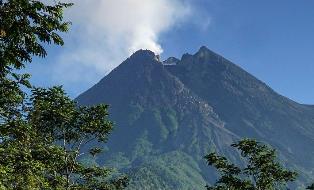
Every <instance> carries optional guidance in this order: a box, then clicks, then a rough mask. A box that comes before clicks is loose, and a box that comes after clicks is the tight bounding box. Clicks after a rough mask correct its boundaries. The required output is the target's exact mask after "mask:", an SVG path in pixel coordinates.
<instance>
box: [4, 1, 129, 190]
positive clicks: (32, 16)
mask: <svg viewBox="0 0 314 190" xmlns="http://www.w3.org/2000/svg"><path fill="white" fill-rule="evenodd" d="M71 5H72V4H67V3H57V4H54V5H46V4H44V3H42V2H40V1H36V0H4V1H1V2H0V97H1V98H0V189H21V190H25V189H82V190H88V189H93V190H94V189H96V190H97V189H102V190H105V189H121V188H124V187H125V186H126V183H127V180H126V178H125V177H116V178H113V177H110V170H109V169H106V168H103V167H99V166H97V165H95V164H94V165H90V166H86V165H84V164H82V163H81V162H80V161H79V160H80V158H81V157H82V156H85V155H86V154H90V156H91V157H93V158H94V159H95V158H96V156H97V154H99V153H100V152H101V149H100V148H99V147H97V146H91V145H90V143H91V142H94V141H98V142H99V143H98V144H101V143H104V142H105V141H106V140H107V137H108V135H109V133H110V131H111V130H112V123H111V122H110V121H109V120H108V112H107V106H106V105H98V106H93V107H80V106H77V105H76V103H75V102H74V101H73V100H71V99H70V98H69V97H67V96H66V94H65V93H64V91H63V90H62V88H61V87H53V88H50V89H44V88H34V87H33V86H32V85H31V84H30V82H29V78H30V75H29V74H27V73H26V74H17V73H16V72H15V71H16V70H20V69H22V68H24V67H25V63H27V62H32V57H34V56H39V57H45V56H46V54H47V53H46V50H45V48H44V45H43V44H44V43H51V42H53V43H55V44H57V45H63V40H62V38H61V37H60V36H59V34H58V32H66V31H67V30H68V26H69V23H68V22H64V21H63V10H64V8H67V7H69V6H71ZM23 89H24V90H25V89H28V90H31V91H32V93H31V95H30V96H28V95H27V94H26V93H25V92H24V90H23ZM86 150H89V151H87V152H88V153H86Z"/></svg>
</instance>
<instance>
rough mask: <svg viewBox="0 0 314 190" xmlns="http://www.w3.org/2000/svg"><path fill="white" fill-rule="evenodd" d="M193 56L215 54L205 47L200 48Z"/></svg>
mask: <svg viewBox="0 0 314 190" xmlns="http://www.w3.org/2000/svg"><path fill="white" fill-rule="evenodd" d="M195 55H216V53H214V52H213V51H211V50H210V49H208V48H207V47H206V46H202V47H200V49H199V50H198V51H197V52H196V54H195Z"/></svg>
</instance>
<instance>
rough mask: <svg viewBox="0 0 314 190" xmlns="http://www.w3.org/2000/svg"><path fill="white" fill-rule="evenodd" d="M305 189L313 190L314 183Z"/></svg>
mask: <svg viewBox="0 0 314 190" xmlns="http://www.w3.org/2000/svg"><path fill="white" fill-rule="evenodd" d="M306 189H309V190H314V183H313V184H312V185H310V186H308V187H307V188H306Z"/></svg>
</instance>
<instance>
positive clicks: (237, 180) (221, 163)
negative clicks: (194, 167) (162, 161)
mask: <svg viewBox="0 0 314 190" xmlns="http://www.w3.org/2000/svg"><path fill="white" fill-rule="evenodd" d="M231 146H233V147H235V148H237V149H238V150H239V151H240V153H241V156H242V157H243V158H244V160H245V162H246V164H245V167H244V168H240V167H238V166H236V165H234V164H232V163H230V162H229V161H228V160H227V159H226V158H225V157H222V156H219V155H217V153H215V152H214V153H210V154H208V155H206V156H205V159H206V160H207V163H208V165H210V166H213V167H215V168H216V169H217V170H218V172H219V174H220V178H219V179H218V181H217V182H216V183H215V185H214V186H209V185H208V186H206V187H207V189H208V190H225V189H228V190H239V189H241V190H275V189H282V188H283V187H285V185H286V183H287V182H289V181H294V180H295V179H296V176H297V173H296V172H294V171H290V170H287V169H285V168H284V167H283V166H281V165H280V164H279V163H278V162H277V157H276V152H275V150H274V149H271V148H269V147H268V146H266V145H263V144H261V143H259V142H257V141H255V140H251V139H244V140H241V141H239V142H238V143H236V144H232V145H231Z"/></svg>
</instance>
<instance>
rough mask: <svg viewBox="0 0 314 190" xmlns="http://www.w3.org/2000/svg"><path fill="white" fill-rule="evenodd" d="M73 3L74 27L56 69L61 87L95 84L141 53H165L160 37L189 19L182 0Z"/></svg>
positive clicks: (69, 17) (84, 0) (70, 15)
mask: <svg viewBox="0 0 314 190" xmlns="http://www.w3.org/2000/svg"><path fill="white" fill-rule="evenodd" d="M71 2H73V3H74V4H75V5H74V6H73V7H71V8H70V9H69V10H68V11H67V12H66V19H67V20H70V21H72V23H73V25H72V29H71V31H70V33H69V34H67V35H66V36H65V39H66V40H65V42H66V45H65V47H64V49H63V51H62V52H61V53H60V54H59V55H58V56H57V58H56V62H57V64H56V65H55V66H54V69H53V72H54V73H55V74H54V76H55V80H57V81H58V82H60V81H62V82H63V83H71V82H73V83H75V82H76V83H77V82H82V81H84V82H91V81H92V82H93V83H95V82H96V80H98V79H99V78H100V77H102V76H103V75H104V74H105V73H107V72H108V71H110V70H112V69H113V68H114V67H116V66H117V65H118V64H120V63H121V62H122V61H123V60H124V59H125V58H126V57H128V56H129V55H130V54H132V53H133V52H135V51H136V50H138V49H150V50H152V51H154V52H155V53H157V54H160V53H162V51H163V49H162V47H161V45H160V44H159V42H158V37H159V36H160V35H161V34H162V33H163V32H166V31H168V30H169V29H171V28H172V27H174V26H175V25H176V24H178V23H180V22H182V21H184V20H185V19H186V18H188V16H189V15H190V8H189V6H188V5H187V4H185V3H184V1H182V0H72V1H71Z"/></svg>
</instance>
